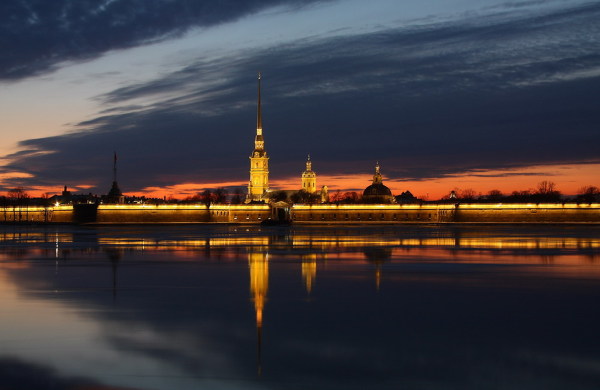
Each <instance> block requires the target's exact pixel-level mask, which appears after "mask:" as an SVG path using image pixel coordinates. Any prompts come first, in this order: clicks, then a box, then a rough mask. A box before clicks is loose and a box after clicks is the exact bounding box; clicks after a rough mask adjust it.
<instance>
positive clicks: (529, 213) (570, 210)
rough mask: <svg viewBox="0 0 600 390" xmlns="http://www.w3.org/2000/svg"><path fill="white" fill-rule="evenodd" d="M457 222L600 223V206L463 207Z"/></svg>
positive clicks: (502, 205)
mask: <svg viewBox="0 0 600 390" xmlns="http://www.w3.org/2000/svg"><path fill="white" fill-rule="evenodd" d="M454 222H465V223H467V222H468V223H477V222H479V223H486V222H487V223H586V222H587V223H600V204H598V203H591V204H590V203H585V204H584V203H581V204H578V203H564V204H560V203H559V204H555V203H547V204H543V203H540V204H533V203H532V204H496V205H493V204H489V205H488V204H477V203H472V204H460V205H458V207H457V208H456V214H455V219H454Z"/></svg>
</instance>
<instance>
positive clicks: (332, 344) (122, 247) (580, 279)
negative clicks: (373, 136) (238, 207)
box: [0, 226, 600, 389]
mask: <svg viewBox="0 0 600 390" xmlns="http://www.w3.org/2000/svg"><path fill="white" fill-rule="evenodd" d="M2 229H3V231H2V233H1V234H0V243H1V247H0V312H2V313H3V321H2V322H0V348H1V351H2V352H0V373H2V372H6V370H12V369H13V368H14V369H17V368H18V370H17V371H18V372H21V374H11V376H10V378H11V379H10V381H9V382H8V385H7V386H8V388H11V385H12V387H17V386H16V385H13V384H14V383H17V382H19V381H21V383H20V385H21V388H35V387H36V383H35V382H34V381H33V379H30V377H32V376H35V375H36V374H35V373H38V374H39V377H40V378H43V379H44V380H45V381H46V383H50V384H52V385H54V388H59V389H63V388H64V389H67V388H74V387H75V388H76V387H77V386H80V387H85V386H87V387H90V388H91V387H93V388H103V386H104V387H106V388H135V389H173V388H177V389H196V388H223V389H226V388H260V389H271V388H299V389H300V388H315V389H319V388H322V389H362V388H380V389H396V388H402V387H405V388H440V389H445V388H453V389H454V388H465V389H479V388H506V389H510V388H516V387H518V388H570V389H593V388H595V386H596V384H597V383H598V382H599V381H600V352H598V351H600V340H599V338H598V337H597V336H596V334H597V329H598V326H600V309H598V306H597V302H598V300H599V299H600V283H598V281H599V280H598V279H599V278H600V272H599V271H600V262H599V261H598V260H599V257H598V250H597V248H598V240H599V238H598V237H600V234H598V233H599V232H600V228H597V227H585V228H584V227H568V228H560V229H559V228H553V227H510V228H496V227H478V228H477V229H466V228H465V229H463V228H439V227H418V228H410V229H409V228H391V227H385V228H383V227H371V228H362V227H348V228H341V227H335V228H318V229H311V228H307V227H304V228H279V227H275V228H268V229H265V228H260V227H251V228H246V227H244V228H236V227H228V226H217V227H210V228H208V227H204V226H200V227H198V226H172V227H171V226H169V227H139V226H137V227H117V226H106V227H97V228H94V227H74V226H71V227H69V226H67V227H47V228H39V227H24V226H21V227H18V226H4V227H2ZM3 379H4V376H3ZM3 385H5V382H3ZM69 386H70V387H69ZM38 388H39V386H38Z"/></svg>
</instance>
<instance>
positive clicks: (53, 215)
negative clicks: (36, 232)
mask: <svg viewBox="0 0 600 390" xmlns="http://www.w3.org/2000/svg"><path fill="white" fill-rule="evenodd" d="M0 222H21V223H50V222H55V223H71V222H73V207H72V206H52V207H41V206H35V207H28V206H14V207H13V206H8V207H0Z"/></svg>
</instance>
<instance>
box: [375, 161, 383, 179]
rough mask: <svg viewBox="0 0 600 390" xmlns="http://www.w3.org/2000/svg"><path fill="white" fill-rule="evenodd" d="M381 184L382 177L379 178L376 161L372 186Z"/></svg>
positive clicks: (379, 172) (378, 168)
mask: <svg viewBox="0 0 600 390" xmlns="http://www.w3.org/2000/svg"><path fill="white" fill-rule="evenodd" d="M381 183H383V177H382V176H381V171H380V167H379V161H377V164H375V174H374V175H373V184H381Z"/></svg>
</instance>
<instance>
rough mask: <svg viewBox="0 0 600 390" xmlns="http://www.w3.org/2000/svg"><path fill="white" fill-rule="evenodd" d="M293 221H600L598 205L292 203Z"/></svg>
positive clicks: (307, 222)
mask: <svg viewBox="0 0 600 390" xmlns="http://www.w3.org/2000/svg"><path fill="white" fill-rule="evenodd" d="M291 218H292V222H293V223H297V224H314V223H327V224H335V223H383V224H394V223H445V222H457V223H600V204H576V203H572V204H571V203H566V204H554V203H548V204H488V203H472V204H452V203H440V204H422V205H419V204H410V205H398V204H391V205H360V204H359V205H294V206H293V207H292V211H291Z"/></svg>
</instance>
